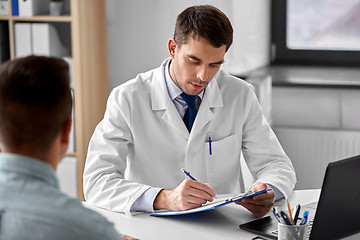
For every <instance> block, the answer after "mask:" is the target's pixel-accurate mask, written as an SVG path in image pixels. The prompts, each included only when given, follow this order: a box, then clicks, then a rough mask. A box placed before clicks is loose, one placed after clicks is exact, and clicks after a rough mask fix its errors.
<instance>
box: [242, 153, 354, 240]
mask: <svg viewBox="0 0 360 240" xmlns="http://www.w3.org/2000/svg"><path fill="white" fill-rule="evenodd" d="M359 179H360V155H358V156H354V157H351V158H347V159H343V160H340V161H336V162H332V163H329V165H328V167H327V169H326V172H325V177H324V181H323V185H322V188H321V194H320V198H319V202H318V204H317V207H316V213H315V217H314V221H313V226H312V230H311V233H310V239H339V238H342V237H346V236H349V235H352V234H355V233H358V232H360V184H359ZM309 207H310V208H312V207H313V206H310V205H309ZM311 212H313V211H310V213H311ZM239 227H240V228H241V229H244V230H247V231H251V232H254V233H256V234H259V235H262V236H266V237H269V238H272V239H276V238H277V236H276V235H274V229H277V220H276V219H275V217H273V216H268V217H265V218H260V219H257V220H255V221H252V222H248V223H244V224H241V225H240V226H239Z"/></svg>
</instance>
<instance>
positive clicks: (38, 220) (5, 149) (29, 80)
mask: <svg viewBox="0 0 360 240" xmlns="http://www.w3.org/2000/svg"><path fill="white" fill-rule="evenodd" d="M69 82H70V81H69V66H68V64H67V63H66V62H65V61H64V60H62V59H59V58H49V57H36V56H29V57H26V58H21V59H17V60H14V61H9V62H7V63H6V64H4V65H3V66H2V67H1V68H0V148H1V153H0V239H9V240H10V239H29V240H31V239H37V240H38V239H52V240H54V239H55V240H56V239H67V240H69V239H87V240H90V239H123V237H125V238H129V237H127V236H121V235H120V234H119V233H118V232H117V231H116V230H115V229H114V226H113V224H112V223H110V222H108V221H107V220H106V219H105V218H104V217H102V216H101V215H99V214H98V213H95V212H92V211H90V210H89V209H86V208H84V207H83V206H82V204H81V202H80V201H79V200H77V199H72V198H69V197H68V196H66V195H65V194H63V193H62V192H61V191H60V190H59V184H58V180H57V178H56V176H55V169H56V167H57V165H58V163H59V162H60V161H61V159H62V158H63V157H64V155H65V153H66V150H67V146H68V142H69V141H68V138H69V132H70V127H71V108H72V97H71V90H70V83H69Z"/></svg>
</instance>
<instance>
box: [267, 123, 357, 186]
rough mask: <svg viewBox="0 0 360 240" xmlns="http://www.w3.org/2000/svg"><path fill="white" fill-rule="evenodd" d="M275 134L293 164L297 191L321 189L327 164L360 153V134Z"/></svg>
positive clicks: (314, 131) (287, 131) (300, 131)
mask: <svg viewBox="0 0 360 240" xmlns="http://www.w3.org/2000/svg"><path fill="white" fill-rule="evenodd" d="M274 132H275V133H276V135H277V137H278V138H279V141H280V143H281V145H282V147H283V148H284V151H285V152H286V154H287V155H288V156H289V157H290V159H291V161H292V163H293V165H294V168H295V171H296V176H297V180H298V182H297V184H296V189H309V188H321V186H322V182H323V178H324V174H325V169H326V166H327V165H328V163H329V162H332V161H336V160H340V159H343V158H347V157H350V156H354V155H359V154H360V131H342V130H318V129H298V128H279V127H278V128H276V127H274ZM350 184H351V183H350Z"/></svg>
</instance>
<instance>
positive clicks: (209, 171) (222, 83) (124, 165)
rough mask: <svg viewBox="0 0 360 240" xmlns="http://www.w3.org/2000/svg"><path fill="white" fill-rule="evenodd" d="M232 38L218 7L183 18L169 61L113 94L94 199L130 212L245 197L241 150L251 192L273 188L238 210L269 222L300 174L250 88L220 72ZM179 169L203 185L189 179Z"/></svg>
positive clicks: (94, 166) (93, 148)
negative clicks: (219, 197) (225, 196)
mask: <svg viewBox="0 0 360 240" xmlns="http://www.w3.org/2000/svg"><path fill="white" fill-rule="evenodd" d="M232 39H233V29H232V26H231V23H230V21H229V19H228V18H227V17H226V15H225V14H224V13H223V12H221V11H220V10H219V9H217V8H215V7H213V6H209V5H205V6H193V7H189V8H187V9H185V10H184V11H183V12H182V13H181V14H180V15H179V16H178V18H177V21H176V26H175V33H174V38H171V39H169V41H168V50H169V54H170V57H171V58H169V59H166V60H165V61H164V62H163V63H162V64H161V66H160V67H159V68H157V69H154V70H151V71H149V72H146V73H142V74H139V75H138V76H137V77H136V78H134V79H132V80H130V81H128V82H126V83H124V84H122V85H120V86H118V87H116V88H115V89H114V90H113V91H112V92H111V94H110V96H109V99H108V103H107V109H106V112H105V115H104V119H103V120H102V121H101V122H100V123H99V125H98V126H97V127H96V129H95V131H94V134H93V136H92V138H91V140H90V143H89V149H88V155H87V159H86V164H85V169H84V194H85V199H86V201H88V202H89V203H91V204H94V205H96V206H99V207H102V208H107V209H110V210H113V211H118V212H125V213H126V214H132V213H133V212H135V211H146V212H153V211H154V210H155V209H170V210H185V209H191V208H195V207H199V206H200V205H201V204H203V203H205V202H207V201H212V200H213V198H214V196H215V195H216V194H225V193H226V194H236V193H239V192H244V191H246V189H244V187H243V179H242V172H241V165H240V155H241V153H243V155H244V158H245V161H246V163H247V165H248V167H249V169H250V171H251V173H252V175H253V176H254V178H255V179H256V183H255V184H254V185H253V186H252V189H253V190H263V189H267V188H272V189H273V190H271V191H268V192H267V193H264V194H261V195H258V196H255V197H253V198H250V199H246V200H243V201H240V202H238V204H241V205H243V206H244V207H245V208H247V209H248V210H249V211H251V212H252V213H253V214H254V215H256V216H264V215H265V214H266V213H267V212H268V211H269V210H270V209H271V207H272V205H273V204H274V198H275V199H278V198H281V197H288V196H289V195H290V193H291V191H292V190H293V188H294V186H295V183H296V177H295V172H294V168H293V166H292V164H291V161H290V160H289V158H288V157H287V156H286V154H285V153H284V151H283V149H282V148H281V146H280V144H279V142H278V140H277V138H276V136H275V134H274V133H273V131H272V130H271V128H270V127H269V125H268V123H267V121H266V119H265V117H264V115H263V113H262V110H261V107H260V106H259V103H258V101H257V98H256V96H255V94H254V91H253V88H252V86H251V85H250V84H248V83H246V82H245V81H243V80H241V79H238V78H236V77H233V76H231V75H229V74H228V73H226V72H224V71H222V70H220V66H221V64H222V63H223V62H224V56H225V53H226V52H227V50H228V49H229V47H230V45H231V43H232ZM184 93H185V95H184ZM193 117H195V119H194V120H193ZM181 168H184V169H186V170H187V171H189V172H191V174H192V175H193V176H194V177H195V178H196V179H197V180H198V181H194V180H189V179H186V180H184V175H183V173H182V172H181V171H180V169H181Z"/></svg>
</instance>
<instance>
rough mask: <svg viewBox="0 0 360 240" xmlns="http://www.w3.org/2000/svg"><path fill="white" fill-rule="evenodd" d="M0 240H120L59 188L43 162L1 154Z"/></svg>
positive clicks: (100, 219) (101, 219) (107, 225)
mask: <svg viewBox="0 0 360 240" xmlns="http://www.w3.org/2000/svg"><path fill="white" fill-rule="evenodd" d="M0 239H27V240H32V239H34V240H35V239H36V240H39V239H52V240H57V239H59V240H60V239H67V240H70V239H74V240H75V239H87V240H90V239H123V238H122V237H121V235H120V234H119V233H118V232H117V231H116V230H115V228H114V226H113V224H112V223H110V222H108V221H107V220H106V219H105V218H104V217H102V216H101V215H100V214H98V213H95V212H93V211H91V210H89V209H86V208H84V207H83V206H82V204H81V202H80V201H79V200H78V199H73V198H70V197H68V196H67V195H65V194H64V193H62V192H61V191H60V189H59V184H58V180H57V178H56V175H55V172H54V171H53V169H52V168H51V167H50V165H48V164H47V163H45V162H42V161H40V160H37V159H34V158H29V157H25V156H22V155H16V154H7V153H0Z"/></svg>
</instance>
